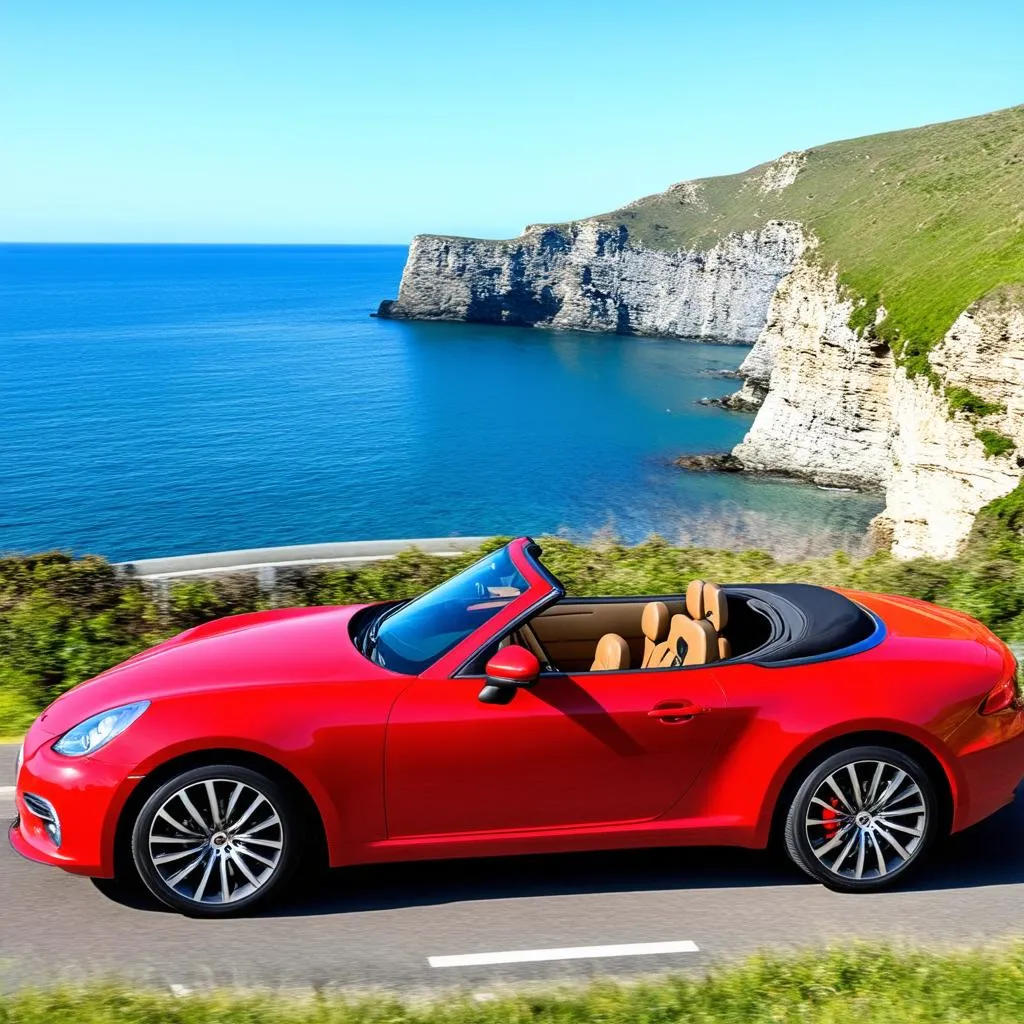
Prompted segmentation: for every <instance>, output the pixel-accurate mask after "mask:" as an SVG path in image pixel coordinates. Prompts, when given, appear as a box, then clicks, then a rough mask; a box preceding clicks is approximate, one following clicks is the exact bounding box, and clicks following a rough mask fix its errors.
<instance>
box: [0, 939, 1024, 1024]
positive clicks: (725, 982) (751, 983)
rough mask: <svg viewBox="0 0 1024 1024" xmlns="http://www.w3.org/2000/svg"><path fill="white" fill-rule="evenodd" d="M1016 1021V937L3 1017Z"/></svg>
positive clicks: (13, 1020) (281, 1023)
mask: <svg viewBox="0 0 1024 1024" xmlns="http://www.w3.org/2000/svg"><path fill="white" fill-rule="evenodd" d="M1020 1020H1024V945H1021V944H1015V945H1012V946H1009V947H1007V948H1006V949H992V950H987V951H978V952H965V953H964V952H961V953H937V952H924V951H921V952H911V951H907V950H903V951H899V950H893V949H889V948H886V947H877V946H876V947H872V946H855V947H851V948H847V949H842V950H832V951H829V952H824V953H807V954H804V955H802V956H794V957H774V956H772V957H769V956H761V957H753V958H751V959H749V960H747V961H745V962H743V963H741V964H739V965H736V966H729V967H722V968H719V969H717V970H713V971H712V972H711V974H710V975H709V976H708V977H705V978H701V979H693V980H691V979H687V978H682V977H668V978H663V979H658V980H648V981H644V982H640V983H637V984H622V983H616V982H612V981H594V982H591V983H590V984H588V985H586V986H582V987H575V988H570V987H563V988H561V989H548V990H536V991H529V992H521V993H509V994H504V995H501V996H499V997H498V998H495V999H493V1000H491V1001H486V1002H478V1001H475V1000H473V999H472V998H471V997H470V996H469V995H468V994H466V993H461V994H454V995H451V996H450V997H448V998H444V999H422V998H421V999H418V1000H415V1001H413V1000H407V999H399V998H395V997H386V996H379V997H376V998H374V997H369V998H363V999H357V1000H356V999H345V998H344V997H343V996H341V995H331V994H316V995H310V996H307V997H302V998H300V997H298V996H288V995H268V994H244V993H232V992H213V993H206V994H195V995H188V996H184V997H172V996H170V995H167V994H163V993H160V992H155V991H151V990H145V989H133V988H128V987H124V986H117V985H113V984H111V985H105V986H104V985H93V986H89V987H87V988H79V989H74V988H58V989H53V990H45V991H21V992H16V993H14V994H12V995H9V996H7V997H5V999H4V1001H3V1002H0V1024H52V1022H54V1021H75V1022H76V1024H115V1022H117V1024H120V1022H123V1021H131V1022H133V1024H200V1022H204V1024H235V1022H246V1024H591V1022H600V1024H686V1022H693V1024H698V1022H699V1024H778V1022H789V1021H793V1022H801V1024H892V1022H894V1021H899V1022H900V1024H933V1022H934V1024H939V1022H953V1021H965V1022H966V1021H979V1022H982V1021H984V1022H988V1024H1004V1022H1005V1024H1010V1022H1017V1021H1020Z"/></svg>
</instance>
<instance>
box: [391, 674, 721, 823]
mask: <svg viewBox="0 0 1024 1024" xmlns="http://www.w3.org/2000/svg"><path fill="white" fill-rule="evenodd" d="M483 681H484V680H483V678H482V677H480V676H476V677H469V676H461V677H460V676H453V677H451V678H443V679H438V678H434V679H427V678H420V679H417V680H416V681H415V682H414V683H413V684H411V685H410V686H409V687H408V688H407V689H406V690H405V691H404V692H403V693H402V694H401V696H400V697H399V698H398V700H397V701H396V702H395V705H394V707H393V709H392V711H391V715H390V716H389V719H388V726H387V751H386V756H385V779H386V781H385V793H386V803H387V818H388V835H389V837H391V838H407V837H419V836H432V835H433V836H440V835H451V834H459V833H463V834H465V833H481V832H510V831H524V830H531V829H552V828H562V827H576V826H598V825H612V824H617V823H623V824H624V823H628V822H643V821H646V820H650V819H653V818H657V817H658V816H659V815H661V814H663V813H665V812H666V811H668V810H669V809H670V808H671V807H672V806H673V805H674V804H676V803H677V802H678V801H679V799H680V798H681V797H682V796H683V794H684V793H685V792H686V790H687V789H688V788H689V787H690V785H691V784H692V783H693V781H694V780H695V779H696V777H697V775H698V774H699V773H700V771H701V769H702V768H703V767H704V765H705V764H707V762H708V761H709V760H710V759H711V757H712V756H713V754H714V751H715V747H716V745H717V742H718V739H719V737H720V735H721V731H722V718H723V715H722V714H721V712H722V711H723V709H724V707H725V696H724V694H723V692H722V689H721V687H720V686H719V684H718V681H717V679H716V678H715V675H714V671H713V669H711V668H707V667H693V668H686V669H646V670H633V671H626V672H578V673H571V674H563V673H552V674H544V675H542V676H541V677H540V678H539V680H538V681H537V683H536V684H534V686H533V687H532V688H530V689H523V690H520V691H519V692H517V694H516V696H515V698H514V699H513V700H512V701H511V703H509V704H507V705H504V706H502V705H496V704H485V703H481V701H480V700H478V698H477V694H478V692H479V691H480V688H481V686H482V684H483Z"/></svg>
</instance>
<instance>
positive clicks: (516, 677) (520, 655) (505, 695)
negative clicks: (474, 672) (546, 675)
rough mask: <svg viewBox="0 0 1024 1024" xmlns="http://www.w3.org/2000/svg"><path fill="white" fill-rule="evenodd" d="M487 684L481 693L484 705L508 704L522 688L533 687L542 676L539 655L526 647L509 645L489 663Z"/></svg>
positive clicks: (480, 697)
mask: <svg viewBox="0 0 1024 1024" xmlns="http://www.w3.org/2000/svg"><path fill="white" fill-rule="evenodd" d="M484 671H485V672H486V673H487V684H486V685H485V686H484V688H483V689H482V690H481V691H480V694H479V699H480V701H481V702H482V703H484V704H508V703H510V702H511V700H512V698H513V697H514V696H515V695H516V690H518V689H519V688H520V687H525V686H533V684H534V683H535V682H537V677H538V676H539V675H540V662H539V661H538V660H537V655H535V654H534V653H533V652H532V651H528V650H527V649H526V648H525V647H517V646H516V645H515V644H509V646H508V647H503V648H502V649H501V650H500V651H498V653H497V654H495V655H494V656H493V657H492V658H491V659H490V661H488V662H487V668H486V669H484Z"/></svg>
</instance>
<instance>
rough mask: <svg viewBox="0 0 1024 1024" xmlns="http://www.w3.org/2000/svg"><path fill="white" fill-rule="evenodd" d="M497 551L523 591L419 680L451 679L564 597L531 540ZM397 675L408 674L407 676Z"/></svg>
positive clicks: (394, 607) (525, 538) (521, 539)
mask: <svg viewBox="0 0 1024 1024" xmlns="http://www.w3.org/2000/svg"><path fill="white" fill-rule="evenodd" d="M500 552H506V553H507V554H508V557H509V560H510V561H511V562H512V564H513V565H514V566H515V568H516V569H517V570H518V572H519V573H520V574H521V575H522V577H523V578H524V579H525V580H526V583H527V588H526V590H525V591H524V592H523V593H522V594H520V595H519V596H518V597H516V598H513V599H512V600H511V601H509V603H508V604H507V605H505V607H503V608H501V609H500V610H499V611H497V612H496V613H495V614H494V615H493V616H491V618H490V619H488V620H487V621H486V622H484V623H481V625H479V626H478V627H477V628H476V629H475V630H473V631H472V632H471V633H469V634H468V635H467V636H466V637H464V638H463V639H462V640H460V641H459V642H458V643H457V644H456V645H455V646H454V647H453V648H452V649H451V650H449V651H448V652H446V653H445V654H442V655H441V656H440V657H439V658H437V660H436V661H434V662H433V663H432V664H430V665H428V666H427V667H426V668H425V669H424V670H423V671H422V672H420V673H419V677H418V678H421V679H450V678H452V677H454V676H456V675H457V674H458V673H459V671H460V669H461V668H462V667H463V666H465V665H467V664H469V663H470V661H472V659H473V658H474V657H475V656H476V655H477V653H478V652H479V651H481V650H482V649H483V648H484V647H485V646H486V645H487V644H488V643H490V642H491V640H492V639H493V638H494V637H495V636H497V635H501V634H504V633H506V632H508V631H509V630H510V629H512V628H514V626H515V624H517V623H518V622H520V621H524V620H525V619H527V618H528V617H529V616H530V615H532V614H534V613H535V612H536V611H539V610H540V609H541V608H542V607H543V606H544V605H547V604H550V603H551V602H553V601H557V600H558V599H559V598H561V597H564V596H565V590H564V589H563V587H562V585H561V583H559V582H558V580H557V579H555V577H554V576H552V575H551V573H550V572H548V570H547V569H546V568H545V567H544V566H543V565H542V564H541V562H540V554H541V549H540V547H539V545H537V544H536V543H535V542H534V541H533V540H532V538H530V537H519V538H517V539H516V540H513V541H510V542H509V543H508V544H506V545H505V547H504V548H498V549H497V550H496V551H495V552H492V554H498V553H500ZM442 586H443V584H442ZM435 589H436V588H435ZM430 593H432V591H425V592H424V594H423V595H420V597H423V596H426V595H428V594H430ZM420 597H416V598H413V599H412V601H409V602H401V603H399V604H397V605H395V606H392V607H391V608H389V609H387V610H386V611H385V612H384V615H385V616H387V615H389V614H390V613H391V612H393V611H397V610H398V609H399V608H402V607H404V606H405V605H407V604H412V603H413V602H415V601H418V600H419V599H420ZM367 653H370V652H367ZM400 674H403V675H407V674H408V673H400ZM408 675H409V678H417V677H416V676H414V675H411V674H408Z"/></svg>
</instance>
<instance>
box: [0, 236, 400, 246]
mask: <svg viewBox="0 0 1024 1024" xmlns="http://www.w3.org/2000/svg"><path fill="white" fill-rule="evenodd" d="M410 241H411V240H410ZM2 245H83V246H85V245H92V246H96V245H119V246H127V245H138V246H143V245H165V246H175V245H177V246H192V247H197V246H217V245H231V246H236V247H242V246H248V247H251V248H257V247H269V246H277V247H278V248H281V247H293V248H306V249H309V248H314V247H319V248H322V249H339V248H345V247H349V248H359V247H366V246H376V247H378V248H385V247H394V248H402V247H408V245H409V242H160V241H150V242H139V241H135V242H116V241H97V242H89V241H69V242H56V241H39V240H33V239H9V238H5V239H0V246H2Z"/></svg>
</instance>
